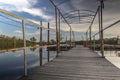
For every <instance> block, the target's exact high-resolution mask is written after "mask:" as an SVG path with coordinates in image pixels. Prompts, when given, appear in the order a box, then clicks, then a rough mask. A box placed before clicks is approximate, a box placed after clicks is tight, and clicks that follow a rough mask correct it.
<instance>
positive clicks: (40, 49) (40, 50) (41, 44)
mask: <svg viewBox="0 0 120 80" xmlns="http://www.w3.org/2000/svg"><path fill="white" fill-rule="evenodd" d="M40 24H41V27H40V48H39V52H40V66H42V46H43V43H42V21H41V22H40Z"/></svg>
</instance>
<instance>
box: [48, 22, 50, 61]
mask: <svg viewBox="0 0 120 80" xmlns="http://www.w3.org/2000/svg"><path fill="white" fill-rule="evenodd" d="M49 45H50V23H49V22H48V46H49ZM49 47H50V46H49ZM49 47H48V62H49V61H50V51H49Z"/></svg>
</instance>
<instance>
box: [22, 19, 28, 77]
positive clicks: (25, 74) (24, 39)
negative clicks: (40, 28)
mask: <svg viewBox="0 0 120 80" xmlns="http://www.w3.org/2000/svg"><path fill="white" fill-rule="evenodd" d="M22 31H23V43H24V76H25V77H26V76H27V57H26V36H25V21H24V20H22Z"/></svg>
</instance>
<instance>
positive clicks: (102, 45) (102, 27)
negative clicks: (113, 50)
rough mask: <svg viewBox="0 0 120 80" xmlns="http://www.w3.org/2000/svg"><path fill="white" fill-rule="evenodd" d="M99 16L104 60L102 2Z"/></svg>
mask: <svg viewBox="0 0 120 80" xmlns="http://www.w3.org/2000/svg"><path fill="white" fill-rule="evenodd" d="M100 4H101V6H100V14H101V18H100V19H101V53H102V57H103V58H104V40H103V0H101V3H100Z"/></svg>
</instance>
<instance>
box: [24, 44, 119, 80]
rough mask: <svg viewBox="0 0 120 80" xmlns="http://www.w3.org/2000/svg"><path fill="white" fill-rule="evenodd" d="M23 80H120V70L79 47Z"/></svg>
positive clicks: (86, 49)
mask: <svg viewBox="0 0 120 80" xmlns="http://www.w3.org/2000/svg"><path fill="white" fill-rule="evenodd" d="M22 80H120V70H119V69H118V68H117V67H115V66H114V65H113V64H111V63H110V62H109V61H107V60H106V59H104V58H101V57H100V56H99V55H97V54H96V53H93V52H92V51H90V50H89V49H88V48H83V47H81V46H77V47H76V48H73V49H72V50H70V51H67V52H64V53H62V55H60V56H59V57H58V58H56V59H54V60H53V61H51V62H49V63H47V64H45V65H44V66H42V67H40V68H38V69H36V70H35V71H33V72H32V73H31V74H30V75H29V76H28V77H27V78H26V79H22Z"/></svg>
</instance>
